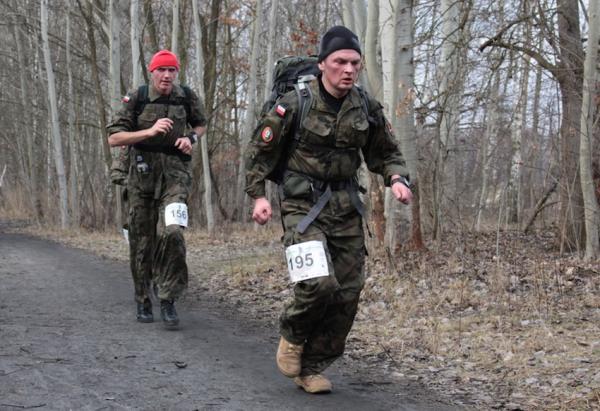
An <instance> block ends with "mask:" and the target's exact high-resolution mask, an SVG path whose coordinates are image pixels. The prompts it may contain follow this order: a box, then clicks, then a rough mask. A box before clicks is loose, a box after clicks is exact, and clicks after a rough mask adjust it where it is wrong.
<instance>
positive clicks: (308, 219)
mask: <svg viewBox="0 0 600 411" xmlns="http://www.w3.org/2000/svg"><path fill="white" fill-rule="evenodd" d="M330 198H331V187H330V186H329V184H327V188H326V189H325V191H323V194H321V196H320V197H319V199H318V200H317V202H316V203H315V205H313V206H312V207H311V209H310V210H308V213H306V215H305V216H304V218H303V219H302V220H300V222H299V223H298V226H297V227H296V231H297V232H299V233H300V234H304V232H305V231H306V229H307V228H308V226H309V225H310V223H312V222H313V221H315V220H316V218H317V217H318V216H319V214H320V213H321V211H322V210H323V208H324V207H325V205H326V204H327V203H328V202H329V199H330Z"/></svg>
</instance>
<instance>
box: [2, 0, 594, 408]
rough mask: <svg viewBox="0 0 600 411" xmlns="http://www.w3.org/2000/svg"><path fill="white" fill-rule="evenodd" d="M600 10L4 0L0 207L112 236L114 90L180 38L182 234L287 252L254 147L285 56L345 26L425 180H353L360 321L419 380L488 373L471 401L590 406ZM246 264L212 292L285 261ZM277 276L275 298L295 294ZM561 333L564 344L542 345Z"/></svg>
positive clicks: (568, 2)
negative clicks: (185, 228)
mask: <svg viewBox="0 0 600 411" xmlns="http://www.w3.org/2000/svg"><path fill="white" fill-rule="evenodd" d="M599 8H600V5H599V4H598V2H597V1H594V0H589V2H586V1H585V0H507V1H501V2H496V1H491V0H489V1H488V0H468V1H455V0H427V1H425V0H413V1H411V0H388V1H368V2H366V1H336V0H326V1H304V2H300V1H293V0H287V1H285V0H271V1H263V0H256V1H241V2H240V1H236V2H231V1H227V0H205V1H196V0H172V1H167V0H165V1H160V0H153V1H151V0H142V1H137V0H131V1H108V0H105V1H91V0H77V1H60V0H56V1H50V2H49V1H48V0H41V1H37V0H35V1H34V0H27V1H16V0H0V11H1V15H2V18H1V20H0V32H1V33H2V38H3V39H5V41H4V42H2V44H0V55H1V56H2V62H3V64H2V65H1V66H0V76H1V78H2V84H3V87H2V89H1V91H0V112H1V113H2V117H1V118H0V124H1V125H2V127H0V216H2V218H6V219H22V220H27V221H30V222H32V224H33V227H34V228H35V229H37V230H38V231H39V230H40V229H45V230H48V229H52V228H56V231H55V235H56V236H58V237H59V238H61V239H63V240H65V239H68V238H73V233H76V235H75V236H74V237H78V238H80V239H81V238H82V237H84V236H87V237H89V238H94V239H96V245H90V246H91V248H98V244H101V243H102V244H103V241H104V240H103V239H100V238H99V237H97V235H98V234H97V233H115V232H117V231H118V230H120V218H119V215H120V207H121V204H120V202H119V201H118V199H119V192H118V190H119V189H118V187H116V186H114V185H112V184H111V182H110V166H111V163H112V160H113V157H114V156H115V155H116V152H115V151H114V150H111V149H110V147H109V146H108V144H107V140H106V132H105V127H106V124H107V123H108V122H109V121H110V118H111V115H112V113H114V112H115V110H117V109H118V107H119V106H120V104H121V98H122V96H123V95H124V94H126V93H127V91H128V90H131V89H134V88H136V87H137V85H139V84H142V83H144V82H146V81H147V79H148V72H147V68H146V67H147V63H148V61H149V58H150V56H151V55H152V54H153V53H154V52H155V51H156V50H159V49H162V48H168V49H171V50H172V51H174V52H175V53H177V54H178V55H179V57H180V60H181V71H180V73H179V80H180V82H181V83H182V84H187V85H189V86H190V87H192V88H193V89H194V90H196V91H197V92H198V93H199V94H200V95H201V96H202V98H203V99H204V101H205V106H206V108H207V113H208V118H209V123H208V131H207V133H206V135H205V137H203V138H202V139H201V144H198V145H197V147H195V154H194V156H193V163H192V167H193V173H194V179H195V180H194V181H195V184H194V190H193V194H192V199H191V201H190V214H191V227H190V230H189V233H188V234H189V236H190V241H191V243H192V244H194V241H197V242H198V248H199V250H200V251H199V252H201V250H202V248H203V247H204V248H206V247H208V245H207V244H212V243H213V242H216V243H218V242H223V244H226V243H228V242H232V244H233V243H235V241H238V243H239V244H242V245H244V244H245V245H247V246H248V247H249V249H251V250H253V252H255V253H256V252H258V253H259V252H260V250H258V251H257V250H256V249H255V248H254V247H252V245H255V244H247V243H246V241H244V240H243V237H244V235H242V234H241V233H245V232H251V236H252V237H253V238H255V239H256V243H261V241H264V242H265V244H269V245H270V247H274V246H273V245H272V243H271V240H270V239H271V238H272V237H275V238H276V237H277V236H278V235H279V233H278V232H277V230H278V228H277V227H273V226H272V227H269V228H266V229H263V228H261V229H259V228H257V227H253V226H252V225H251V224H249V216H250V209H251V206H252V204H251V201H249V199H248V198H247V197H246V196H245V195H244V192H243V184H244V177H243V168H244V164H243V155H244V149H245V147H246V144H247V142H248V140H249V138H250V136H251V133H252V132H253V130H254V127H255V124H256V121H257V116H258V113H259V111H260V109H261V106H262V102H263V101H265V100H266V97H267V96H268V95H269V94H270V91H271V77H272V72H273V66H274V63H275V61H276V60H277V59H278V58H280V57H283V56H285V55H308V54H315V53H317V52H318V42H319V39H320V36H321V35H322V34H323V33H324V32H325V31H326V30H327V29H328V28H329V27H331V26H332V25H335V24H344V25H346V26H348V27H349V28H351V29H352V30H353V31H355V32H356V33H357V34H358V35H359V37H360V39H361V44H362V45H363V56H364V70H363V73H362V74H361V77H360V84H361V86H362V87H364V88H365V89H366V90H367V91H368V92H369V93H371V94H372V95H374V96H375V97H376V98H377V99H378V100H380V101H381V102H382V104H383V106H384V110H385V113H386V116H387V118H388V119H389V120H390V123H391V126H392V128H393V129H394V132H395V135H396V137H397V138H398V142H399V144H400V147H401V149H402V152H403V153H404V155H405V158H406V161H407V165H408V168H409V171H410V175H411V180H413V181H414V182H415V185H416V186H415V194H416V197H415V201H414V202H413V204H411V206H409V207H406V206H401V205H397V204H395V202H394V201H392V198H391V197H390V193H389V190H387V189H385V188H384V187H383V185H382V181H381V179H380V178H379V177H375V176H373V175H370V174H369V173H368V172H366V171H365V170H362V171H361V176H360V177H361V183H362V184H363V185H364V186H365V187H366V188H367V190H368V191H367V195H366V196H365V197H364V200H365V202H366V204H367V208H368V217H367V218H366V223H367V226H368V227H369V231H370V233H371V235H370V236H369V240H368V248H369V252H370V254H371V256H372V257H373V258H372V259H371V262H370V267H369V269H370V270H371V271H372V272H373V275H372V276H371V277H370V280H371V281H370V282H368V284H367V288H366V290H365V295H364V298H363V299H364V300H365V305H364V307H365V308H363V309H362V310H363V311H362V312H361V313H362V314H364V315H367V314H368V313H369V312H370V311H373V310H375V314H376V317H377V318H378V321H377V322H376V324H375V325H374V326H377V325H379V326H380V327H381V329H380V330H379V331H380V332H381V333H383V335H386V336H388V337H389V338H387V339H386V344H387V343H389V344H388V345H386V347H385V350H384V352H385V353H386V356H388V357H389V356H393V355H398V357H394V358H397V359H396V362H401V361H403V359H404V358H406V356H407V352H408V351H407V347H413V348H414V350H416V352H417V353H416V354H415V353H413V354H414V357H415V358H417V360H415V361H416V363H420V362H423V364H422V365H423V367H420V366H416V365H415V366H413V371H414V372H415V373H417V371H415V370H419V371H418V372H423V373H427V372H428V373H429V374H428V377H427V378H431V380H432V381H437V380H436V378H437V377H439V381H444V384H445V385H448V384H450V382H449V381H451V382H452V384H454V385H456V386H458V387H460V386H464V385H470V386H471V387H472V388H471V389H466V388H461V389H462V390H465V392H470V393H471V394H467V397H468V396H469V395H472V396H475V397H477V395H484V394H481V393H479V394H478V393H477V391H481V389H480V388H481V387H479V386H478V385H477V384H475V385H473V378H472V377H469V376H468V375H469V373H471V372H474V371H473V369H476V370H479V371H477V373H479V374H481V375H484V374H483V373H484V369H485V370H488V369H489V370H490V373H489V375H488V374H485V379H484V380H480V381H483V382H481V384H483V386H484V387H485V389H484V390H483V392H485V393H486V394H485V395H487V397H486V398H479V397H477V398H476V399H473V398H474V397H471V399H470V400H465V401H466V402H471V403H474V404H479V405H481V404H491V403H493V404H495V406H497V407H499V408H502V407H507V408H509V407H510V406H516V407H524V408H527V407H528V406H529V407H535V406H539V405H540V404H543V405H544V406H545V407H548V408H569V407H572V406H573V404H575V405H576V407H582V408H586V407H588V406H591V405H590V404H593V403H594V401H595V404H597V403H598V395H600V394H599V393H600V391H598V389H599V388H600V373H597V371H594V369H595V370H597V369H598V365H600V363H599V358H600V346H599V345H598V341H600V338H598V335H599V334H600V333H599V329H598V324H599V323H600V322H599V321H598V319H599V317H600V314H599V311H600V296H599V293H598V291H599V289H600V285H599V281H598V274H600V270H599V268H598V267H599V265H598V262H599V258H600V245H599V240H598V235H599V231H600V213H599V209H598V202H599V200H600V148H599V143H600V124H599V122H598V118H599V117H598V105H599V104H600V98H599V95H598V86H599V80H600V78H599V73H600V70H599V60H598V43H599V36H600V33H599V31H600V16H599V10H598V9H599ZM269 192H270V194H269V195H270V196H272V197H273V198H275V196H276V190H275V188H274V187H270V190H269ZM273 203H274V204H276V203H277V201H274V202H273ZM275 225H276V224H275ZM109 238H110V237H109ZM111 240H112V239H111ZM201 240H202V241H201ZM84 243H85V241H84ZM238 243H236V244H238ZM107 247H108V246H107ZM108 248H111V247H108ZM121 251H122V250H121ZM254 268H255V269H256V270H257V272H255V273H252V272H249V271H248V270H247V269H242V268H240V269H239V270H237V269H236V270H233V271H235V273H236V275H233V276H230V277H229V278H228V280H222V283H219V286H216V287H215V289H221V291H222V290H230V291H231V293H239V288H240V282H243V281H251V282H252V281H267V280H266V279H265V278H264V277H261V278H260V279H259V280H257V279H255V278H252V277H251V276H252V274H264V273H262V272H260V271H261V270H265V271H266V272H269V273H272V272H273V271H276V272H279V271H284V270H285V267H283V266H282V265H281V263H280V262H279V261H278V260H277V259H276V258H274V259H272V260H270V259H266V260H264V261H263V265H260V264H258V265H256V266H254ZM238 271H239V272H238ZM212 281H216V282H219V280H216V279H213V280H212ZM277 281H280V280H277ZM277 281H275V284H276V285H271V286H267V287H266V289H267V290H270V291H273V292H279V293H282V292H283V293H284V294H285V290H286V284H285V282H284V281H283V280H281V281H280V282H277ZM263 285H264V284H263ZM236 287H237V289H238V291H236ZM242 288H243V287H242ZM223 292H225V291H223ZM236 295H237V294H236ZM273 298H274V297H273V296H269V295H268V293H266V294H265V301H266V302H265V303H266V304H268V303H272V302H273ZM382 304H383V305H382ZM413 305H420V308H419V309H416V308H415V307H414V306H413ZM407 307H412V308H411V309H407ZM467 318H468V321H467ZM359 319H360V317H359ZM390 321H392V322H393V324H390ZM573 324H576V325H577V326H576V327H575V328H574V329H573V328H572V327H573ZM563 326H564V327H566V328H565V329H562V328H561V327H563ZM469 327H471V328H469ZM360 330H361V328H360V325H359V327H358V332H359V335H362V334H360ZM390 330H393V331H390ZM491 330H493V332H492V331H491ZM517 330H518V332H517ZM549 330H550V331H549ZM371 331H372V330H371ZM548 332H550V333H551V334H552V336H553V337H557V335H559V336H561V338H565V339H566V340H565V341H562V340H561V339H560V338H559V340H558V341H557V342H556V345H554V342H553V343H552V344H553V345H552V347H550V346H546V345H545V344H550V342H549V341H546V339H547V337H548V335H547V333H548ZM484 335H485V337H484ZM423 336H426V338H425V340H424V339H423V338H422V337H423ZM571 339H572V341H571ZM365 341H366V342H365V344H367V345H366V347H368V346H369V345H368V343H369V341H367V340H365ZM393 341H396V342H397V343H398V344H401V345H402V348H398V347H399V345H398V344H396V343H393ZM423 341H427V343H424V342H423ZM466 341H469V342H466ZM480 344H481V345H480ZM540 344H542V345H541V346H540ZM376 345H377V346H379V347H380V348H381V344H380V343H377V344H376ZM453 347H454V349H453ZM457 347H458V350H456V349H455V348H457ZM371 348H372V347H371ZM574 348H577V349H578V350H583V351H584V353H583V354H582V353H580V352H577V353H576V354H574V353H573V349H574ZM465 350H466V351H468V352H466V351H465ZM488 351H491V352H488ZM474 353H477V355H475V354H474ZM454 356H456V358H454ZM465 356H466V357H465ZM479 356H481V358H480V357H479ZM409 357H410V355H409ZM467 357H469V360H468V361H467V360H466V358H467ZM390 358H391V357H390ZM461 358H462V359H461ZM531 358H533V360H531ZM540 358H541V359H540ZM547 358H551V359H550V360H548V359H547ZM582 359H583V360H584V361H583V364H584V366H582V365H581V360H582ZM432 361H433V362H437V364H436V365H432ZM569 361H571V362H569ZM497 363H501V364H502V367H503V368H502V367H501V369H500V370H498V368H497V366H498V364H497ZM425 364H426V365H425ZM465 364H467V365H465ZM468 364H476V366H473V365H468ZM491 364H494V366H492V365H491ZM540 364H541V365H540ZM548 364H550V365H548ZM586 364H587V365H586ZM589 364H592V366H589ZM537 365H539V366H540V367H542V368H541V369H539V368H536V366H537ZM594 365H595V367H594ZM396 366H397V367H399V368H402V367H403V365H401V364H396ZM428 367H429V368H433V371H432V370H429V371H428V369H429V368H428ZM495 367H496V368H495ZM544 367H550V369H551V370H553V371H552V372H550V371H549V370H548V369H546V368H544ZM443 369H447V370H451V371H452V372H451V373H450V374H449V375H445V374H444V373H443V372H441V371H440V370H443ZM493 370H496V371H493ZM507 370H509V371H507ZM526 370H527V372H526ZM532 370H536V372H537V373H536V374H535V376H531V375H530V373H529V372H530V371H532ZM582 370H584V371H582ZM569 372H571V373H574V374H573V376H572V378H571V377H569ZM397 373H398V374H401V375H407V372H406V370H401V371H397ZM431 374H433V375H435V376H437V377H436V378H432V376H431ZM479 374H478V375H479ZM555 374H560V375H562V376H563V377H564V379H565V380H564V381H563V380H560V381H559V380H552V378H555ZM556 378H558V377H556ZM498 379H499V380H500V381H501V382H500V383H499V382H498ZM527 381H529V382H528V383H527ZM574 381H577V383H576V384H574ZM444 384H442V385H444ZM473 387H475V389H474V388H473ZM517 387H519V389H517ZM441 391H447V389H445V388H444V389H441ZM490 393H493V395H492V394H490ZM515 393H516V394H517V395H516V394H515ZM590 401H591V402H590Z"/></svg>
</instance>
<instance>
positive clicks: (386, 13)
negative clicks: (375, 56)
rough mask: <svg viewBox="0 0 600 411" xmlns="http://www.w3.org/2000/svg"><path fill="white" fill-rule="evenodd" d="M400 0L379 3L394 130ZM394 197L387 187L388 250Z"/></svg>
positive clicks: (389, 113) (383, 61)
mask: <svg viewBox="0 0 600 411" xmlns="http://www.w3.org/2000/svg"><path fill="white" fill-rule="evenodd" d="M398 7H399V0H392V1H381V2H380V3H379V25H380V27H381V66H382V70H383V105H384V108H385V114H386V117H387V118H388V121H390V122H391V124H392V127H393V129H394V130H397V127H396V126H397V124H398V122H397V120H396V117H397V116H396V115H395V114H396V113H395V108H396V105H397V103H398V98H397V96H398V93H397V76H396V74H397V71H396V65H397V58H398V53H397V50H398V47H397V41H398V38H397V21H396V12H397V10H398ZM393 202H394V198H393V196H392V194H391V192H390V189H389V188H386V189H385V200H384V209H385V211H384V217H385V237H384V238H385V239H384V244H385V247H386V248H387V249H388V250H394V249H395V246H396V243H397V240H398V239H397V238H396V234H397V231H396V229H395V225H396V213H395V204H394V203H393Z"/></svg>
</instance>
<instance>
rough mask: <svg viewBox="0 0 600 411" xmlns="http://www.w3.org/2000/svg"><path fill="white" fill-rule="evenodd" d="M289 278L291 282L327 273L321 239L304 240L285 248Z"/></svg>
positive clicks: (326, 274) (322, 275) (324, 275)
mask: <svg viewBox="0 0 600 411" xmlns="http://www.w3.org/2000/svg"><path fill="white" fill-rule="evenodd" d="M285 258H286V260H287V266H288V271H289V272H290V279H291V280H292V282H293V283H297V282H298V281H303V280H308V279H310V278H316V277H326V276H328V275H329V269H328V268H327V257H326V255H325V249H324V248H323V243H322V242H321V241H306V242H304V243H300V244H294V245H291V246H289V247H288V248H286V249H285Z"/></svg>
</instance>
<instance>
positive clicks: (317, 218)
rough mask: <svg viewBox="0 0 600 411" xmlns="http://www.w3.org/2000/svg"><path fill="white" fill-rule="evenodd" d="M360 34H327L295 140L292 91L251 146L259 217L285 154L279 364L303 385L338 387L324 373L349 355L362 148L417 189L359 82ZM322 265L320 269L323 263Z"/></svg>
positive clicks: (403, 185) (387, 176)
mask: <svg viewBox="0 0 600 411" xmlns="http://www.w3.org/2000/svg"><path fill="white" fill-rule="evenodd" d="M361 54H362V53H361V49H360V44H359V41H358V38H357V37H356V35H355V34H354V33H353V32H352V31H350V30H348V29H347V28H346V27H343V26H335V27H333V28H331V29H330V30H329V31H328V32H327V33H325V35H324V36H323V38H322V40H321V48H320V53H319V58H318V60H319V63H318V64H319V69H320V70H321V74H320V75H319V76H318V78H317V79H315V80H314V81H312V82H311V83H310V84H309V85H308V89H309V90H310V93H309V94H310V95H312V99H311V105H310V106H309V107H310V108H309V110H308V113H307V114H306V115H305V117H304V119H303V121H302V124H301V126H300V127H299V130H298V132H297V136H296V138H298V141H297V145H296V147H295V148H294V149H293V150H289V151H288V147H287V144H286V143H287V142H290V141H292V140H293V139H294V127H293V125H294V119H295V117H296V116H297V115H298V111H299V109H298V106H299V102H298V96H297V94H296V92H295V91H292V92H290V93H288V94H286V95H284V96H283V97H282V98H281V99H280V101H278V102H277V104H275V107H274V108H273V110H271V111H270V112H269V113H267V114H266V115H265V116H263V118H262V119H261V121H260V123H259V126H258V127H257V129H256V130H257V131H256V133H255V135H254V137H253V139H252V141H251V142H250V144H249V146H248V149H247V160H246V165H247V166H246V192H247V193H248V195H250V197H252V198H253V199H254V200H255V202H254V210H253V214H252V218H253V219H254V220H255V221H256V222H257V223H259V224H265V223H267V222H268V221H269V220H270V219H271V215H272V209H271V204H270V203H269V201H268V200H267V198H266V197H265V178H266V177H267V175H269V173H270V172H271V171H272V170H273V169H274V168H275V167H276V165H277V164H278V162H279V159H280V157H281V156H282V155H286V154H287V156H288V160H287V167H286V171H285V173H284V177H283V182H282V183H281V186H280V190H279V191H280V193H281V198H280V199H281V215H282V220H283V226H284V230H285V231H284V237H283V241H284V244H285V246H286V247H287V248H286V259H287V262H288V270H289V271H290V277H291V278H292V281H293V282H294V283H295V285H294V298H293V300H292V301H291V303H290V304H289V305H288V306H287V307H286V308H285V309H284V311H283V313H282V314H281V317H280V334H281V339H280V342H279V347H278V350H277V356H276V360H277V366H278V368H279V370H280V371H281V373H283V374H284V375H285V376H287V377H290V378H294V382H295V383H296V384H297V385H298V386H299V387H301V388H303V389H304V390H305V391H306V392H309V393H321V392H329V391H331V389H332V384H331V382H330V381H329V380H328V379H327V378H325V377H324V376H323V375H322V374H321V373H322V372H323V371H324V370H325V369H326V368H327V367H329V366H330V365H331V364H332V363H333V361H335V360H336V359H337V358H339V357H340V356H341V355H342V354H343V353H344V347H345V343H346V337H347V335H348V333H349V332H350V329H351V328H352V323H353V322H354V316H355V315H356V310H357V307H358V300H359V297H360V292H361V290H362V288H363V286H364V281H365V275H364V263H365V241H364V233H363V227H362V217H363V210H364V208H363V205H362V203H361V200H360V197H359V195H358V192H359V186H358V183H357V171H358V168H359V167H360V165H361V153H362V157H363V158H364V161H365V162H366V164H367V167H368V168H369V170H371V171H372V172H374V173H378V174H381V175H382V176H383V178H384V182H385V185H386V186H388V187H391V190H392V193H393V195H394V196H395V198H396V199H397V200H398V201H401V202H403V203H405V204H408V203H409V202H410V201H411V198H412V193H411V191H410V188H409V182H408V173H407V170H406V168H405V164H404V159H403V158H402V154H401V153H400V150H399V148H398V146H397V143H396V140H395V138H394V136H393V135H392V132H391V128H390V127H389V126H388V124H389V123H388V122H387V120H386V119H385V118H384V115H383V111H382V106H381V104H379V103H378V102H377V101H375V100H373V99H371V98H370V97H368V96H367V95H366V94H365V93H364V92H363V91H362V90H360V89H359V88H358V87H356V86H355V82H356V80H357V79H358V74H359V72H360V69H361V65H362V60H361ZM317 267H318V268H317Z"/></svg>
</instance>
